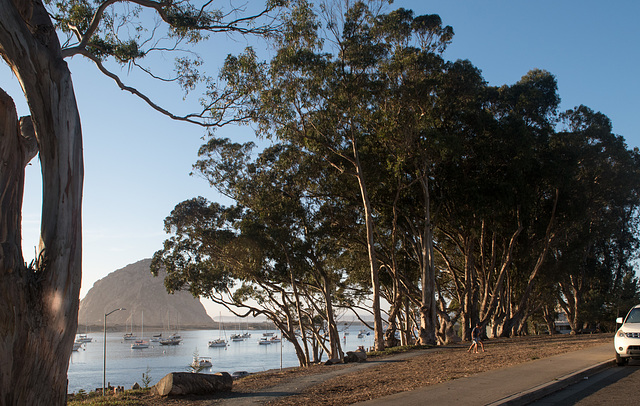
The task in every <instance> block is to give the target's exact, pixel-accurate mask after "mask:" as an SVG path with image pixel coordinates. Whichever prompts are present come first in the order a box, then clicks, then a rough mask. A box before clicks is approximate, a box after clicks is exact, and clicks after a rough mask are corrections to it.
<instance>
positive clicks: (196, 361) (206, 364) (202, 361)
mask: <svg viewBox="0 0 640 406" xmlns="http://www.w3.org/2000/svg"><path fill="white" fill-rule="evenodd" d="M191 366H192V367H194V368H198V369H199V368H211V367H212V366H213V363H212V362H211V357H193V362H192V363H191Z"/></svg>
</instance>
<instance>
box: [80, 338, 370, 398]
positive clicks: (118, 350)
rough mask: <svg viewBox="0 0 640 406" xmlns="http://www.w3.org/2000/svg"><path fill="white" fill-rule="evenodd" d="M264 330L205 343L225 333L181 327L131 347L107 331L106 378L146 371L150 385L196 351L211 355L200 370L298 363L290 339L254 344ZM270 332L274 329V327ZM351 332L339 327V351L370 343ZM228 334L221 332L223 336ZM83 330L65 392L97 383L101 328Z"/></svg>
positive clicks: (116, 381)
mask: <svg viewBox="0 0 640 406" xmlns="http://www.w3.org/2000/svg"><path fill="white" fill-rule="evenodd" d="M264 332H265V330H251V331H250V333H251V337H250V338H248V339H247V340H245V341H229V344H228V346H227V347H226V348H209V346H208V342H209V340H213V339H216V338H219V337H223V338H224V336H225V334H224V333H221V332H220V331H218V330H193V331H182V332H180V335H181V336H182V343H181V344H180V345H177V346H164V345H160V344H159V343H153V342H152V343H150V347H149V348H146V349H142V350H132V349H131V343H132V342H131V341H125V340H124V339H123V338H122V332H118V333H115V332H114V333H107V369H106V375H107V376H106V379H107V382H110V383H111V385H112V386H118V385H120V386H124V387H125V388H126V389H129V388H131V386H132V385H133V384H134V383H135V382H138V383H139V384H140V385H142V375H143V374H145V373H146V374H148V375H149V376H150V377H151V385H154V384H156V383H157V382H158V381H159V380H160V379H162V378H163V377H164V376H165V375H167V374H168V373H171V372H185V371H188V370H189V368H188V366H189V364H190V363H191V362H192V361H193V355H194V353H196V352H197V353H198V354H199V356H201V357H211V361H212V363H213V367H212V368H210V369H208V370H205V371H203V372H205V373H206V372H209V373H216V372H221V371H226V372H229V373H233V372H234V371H248V372H261V371H266V370H269V369H278V368H280V366H282V367H283V368H287V367H295V366H298V365H299V364H298V358H297V357H296V354H295V350H294V348H293V345H291V343H289V342H288V341H286V340H282V343H273V344H270V345H258V340H259V339H260V337H262V333H264ZM270 332H271V333H274V334H276V335H278V336H279V335H280V334H279V332H276V331H270ZM345 333H347V334H345ZM357 334H358V330H357V329H350V330H347V331H346V332H342V333H341V337H342V339H343V341H342V347H343V350H344V351H353V350H355V349H356V348H357V347H358V346H360V345H364V346H365V348H368V347H370V346H372V345H373V334H370V335H365V336H364V337H362V338H358V336H357ZM163 335H164V336H167V335H168V334H166V333H165V334H163ZM229 335H230V333H228V332H227V333H226V336H227V339H228V338H229ZM89 336H90V337H93V341H92V342H90V343H86V344H84V345H83V348H81V349H80V350H79V351H77V352H73V353H72V354H71V359H70V361H69V371H68V378H69V389H68V391H69V393H72V392H77V391H78V390H80V389H84V390H85V391H92V390H95V389H96V388H100V387H102V373H103V372H102V371H103V359H104V358H103V348H104V346H103V344H104V336H103V333H101V332H98V333H95V334H89ZM281 344H282V345H281ZM325 358H326V357H325Z"/></svg>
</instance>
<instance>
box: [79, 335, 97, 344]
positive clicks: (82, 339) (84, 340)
mask: <svg viewBox="0 0 640 406" xmlns="http://www.w3.org/2000/svg"><path fill="white" fill-rule="evenodd" d="M91 341H93V338H91V337H88V336H87V335H86V334H78V336H77V337H76V342H78V343H90V342H91Z"/></svg>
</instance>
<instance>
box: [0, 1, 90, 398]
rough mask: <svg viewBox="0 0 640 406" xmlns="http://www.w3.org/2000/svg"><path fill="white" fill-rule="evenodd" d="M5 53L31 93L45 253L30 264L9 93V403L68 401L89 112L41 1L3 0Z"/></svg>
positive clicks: (5, 186)
mask: <svg viewBox="0 0 640 406" xmlns="http://www.w3.org/2000/svg"><path fill="white" fill-rule="evenodd" d="M0 55H1V56H2V57H3V59H4V60H5V61H6V62H7V64H8V65H9V67H10V68H11V69H12V71H13V73H14V74H15V75H16V77H17V79H18V80H19V81H20V84H21V86H22V89H23V92H24V94H25V97H26V99H27V103H28V105H29V109H30V112H31V117H32V120H33V123H34V128H35V135H36V138H37V141H38V148H39V151H40V160H41V166H42V176H43V182H42V183H43V204H42V229H41V238H40V242H39V246H38V258H37V259H36V261H35V262H34V263H33V265H32V266H29V267H26V266H25V264H24V260H23V256H22V252H21V238H20V237H21V235H20V234H21V233H20V228H21V224H20V223H21V215H20V213H21V209H22V191H23V182H24V165H25V164H26V162H25V159H26V157H28V154H27V155H25V153H24V149H23V147H21V146H20V142H16V141H15V137H16V136H17V133H16V131H14V130H13V129H12V126H13V125H12V124H11V123H12V122H13V123H16V122H17V118H16V113H15V108H14V107H13V106H12V105H11V106H9V104H7V101H6V100H7V97H5V98H4V103H3V111H2V113H1V114H2V115H3V118H4V122H3V123H0V128H1V129H2V131H3V133H2V134H0V144H1V146H0V150H1V151H2V158H1V160H2V166H1V167H0V190H2V201H1V204H2V206H1V207H0V213H2V214H1V217H0V221H1V223H0V247H1V252H0V365H2V367H1V369H0V405H64V404H65V398H66V389H67V368H68V365H69V356H70V355H71V350H72V345H73V340H74V337H75V333H76V327H77V316H78V303H79V292H80V279H81V258H82V254H81V248H82V245H81V199H82V181H83V163H82V134H81V129H80V118H79V115H78V109H77V106H76V101H75V95H74V93H73V85H72V83H71V75H70V73H69V69H68V67H67V64H66V63H65V62H64V61H63V59H62V57H61V54H60V45H59V43H58V38H57V36H56V32H55V29H54V27H53V25H52V24H51V21H50V19H49V16H48V15H47V12H46V10H45V8H44V6H43V5H42V3H39V2H27V1H24V0H14V1H12V0H0ZM9 110H12V113H10V114H11V115H12V117H10V116H7V111H9ZM14 125H15V124H14ZM12 138H13V140H12Z"/></svg>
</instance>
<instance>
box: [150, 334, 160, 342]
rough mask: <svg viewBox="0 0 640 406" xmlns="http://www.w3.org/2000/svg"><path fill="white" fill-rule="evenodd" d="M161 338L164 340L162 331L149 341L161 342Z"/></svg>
mask: <svg viewBox="0 0 640 406" xmlns="http://www.w3.org/2000/svg"><path fill="white" fill-rule="evenodd" d="M160 340H162V333H161V334H156V335H154V336H153V337H151V340H149V341H151V342H152V343H159V342H160Z"/></svg>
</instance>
